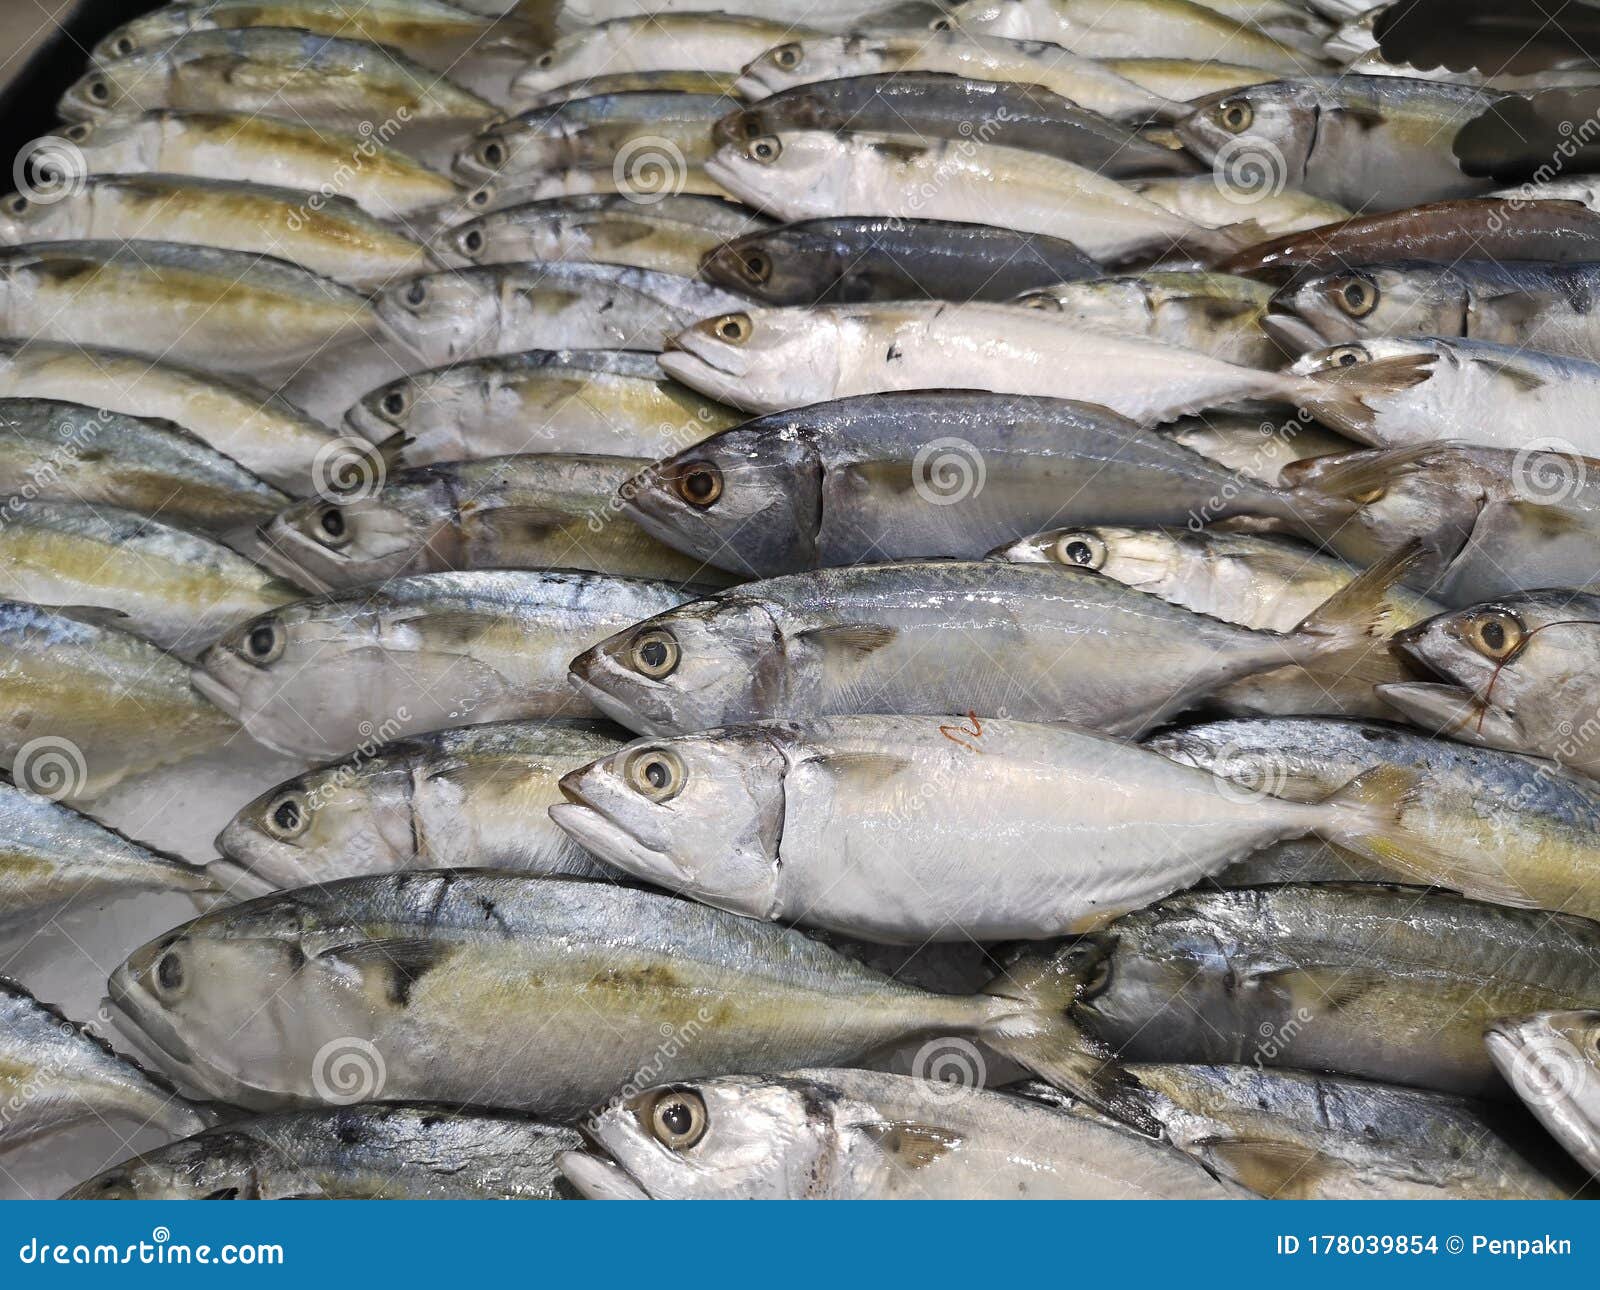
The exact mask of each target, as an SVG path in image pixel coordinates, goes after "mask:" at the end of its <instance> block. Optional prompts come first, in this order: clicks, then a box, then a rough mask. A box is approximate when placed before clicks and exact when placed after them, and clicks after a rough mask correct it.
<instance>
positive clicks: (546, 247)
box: [428, 215, 558, 268]
mask: <svg viewBox="0 0 1600 1290" xmlns="http://www.w3.org/2000/svg"><path fill="white" fill-rule="evenodd" d="M550 223H551V221H550V220H538V221H535V220H533V219H527V220H525V221H524V222H523V223H522V224H521V225H519V226H516V227H515V229H514V230H510V231H512V234H513V238H514V239H515V240H516V241H519V242H521V241H527V242H530V243H535V244H536V245H537V244H538V243H539V242H540V239H541V234H543V233H544V232H545V231H546V229H547V228H548V226H549V224H550ZM505 228H506V222H505V220H504V219H503V218H501V217H500V216H498V215H480V216H478V217H477V218H476V219H469V220H466V221H464V222H462V223H460V224H452V225H450V227H448V228H444V229H441V230H440V231H439V232H438V233H436V234H434V235H433V237H431V238H429V239H428V249H429V250H430V251H432V252H433V254H434V256H435V258H437V259H438V261H439V263H441V264H448V265H451V266H452V267H455V268H466V267H467V266H469V265H474V264H485V263H491V262H493V261H497V260H505V259H513V258H514V259H529V260H533V259H555V258H558V257H556V256H553V255H546V254H535V250H534V247H529V248H528V253H527V254H526V255H518V256H511V255H509V254H508V253H507V252H508V250H509V248H508V247H506V246H504V245H498V246H497V243H498V242H499V241H500V239H499V238H497V237H496V236H495V235H496V233H497V232H498V231H500V230H502V229H505ZM537 249H538V250H539V251H541V252H542V251H552V250H554V249H555V246H554V243H553V242H551V241H550V240H549V239H544V244H543V245H537Z"/></svg>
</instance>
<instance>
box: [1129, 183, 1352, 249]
mask: <svg viewBox="0 0 1600 1290" xmlns="http://www.w3.org/2000/svg"><path fill="white" fill-rule="evenodd" d="M1126 182H1127V185H1128V187H1129V188H1131V189H1133V191H1134V192H1136V193H1138V194H1139V196H1141V197H1143V198H1144V199H1145V200H1147V201H1152V202H1154V203H1155V204H1156V205H1157V206H1163V207H1165V208H1166V209H1167V210H1169V211H1171V212H1172V213H1173V214H1174V215H1181V216H1182V217H1183V218H1184V219H1186V220H1190V221H1192V222H1193V223H1196V224H1204V225H1205V226H1206V227H1208V228H1226V227H1227V226H1228V225H1230V224H1237V223H1240V222H1241V221H1245V220H1248V221H1249V222H1250V223H1251V224H1253V225H1254V226H1255V227H1256V228H1258V229H1260V230H1261V232H1262V234H1263V235H1264V236H1266V237H1281V236H1283V235H1285V234H1288V233H1301V232H1304V231H1305V230H1306V229H1311V228H1322V227H1323V226H1325V225H1327V224H1331V223H1334V222H1336V221H1338V220H1342V219H1348V218H1349V217H1350V212H1349V211H1347V210H1346V209H1345V208H1344V207H1343V206H1340V205H1339V204H1338V203H1336V202H1328V201H1323V200H1322V199H1321V198H1320V197H1310V196H1308V195H1307V194H1305V193H1302V192H1298V191H1296V190H1293V189H1289V190H1286V191H1284V192H1280V193H1274V192H1272V190H1271V188H1270V187H1268V188H1249V187H1248V186H1247V187H1245V188H1241V189H1238V190H1234V189H1230V188H1229V187H1228V186H1227V185H1226V184H1218V183H1217V181H1216V178H1215V176H1213V175H1190V176H1186V177H1181V178H1176V179H1130V180H1127V181H1126Z"/></svg>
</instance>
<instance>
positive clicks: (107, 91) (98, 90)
mask: <svg viewBox="0 0 1600 1290" xmlns="http://www.w3.org/2000/svg"><path fill="white" fill-rule="evenodd" d="M89 97H90V98H92V99H93V100H94V101H95V102H96V103H107V102H110V100H111V87H110V86H109V85H107V84H106V83H105V82H104V81H102V80H93V81H90V82H89Z"/></svg>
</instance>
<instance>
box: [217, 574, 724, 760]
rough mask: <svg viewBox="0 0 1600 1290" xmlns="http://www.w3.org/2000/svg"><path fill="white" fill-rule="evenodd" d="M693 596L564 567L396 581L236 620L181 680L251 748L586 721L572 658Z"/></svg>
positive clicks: (326, 747) (310, 747)
mask: <svg viewBox="0 0 1600 1290" xmlns="http://www.w3.org/2000/svg"><path fill="white" fill-rule="evenodd" d="M692 594H693V592H692V591H689V592H684V591H680V590H679V589H678V588H677V587H675V586H673V585H672V584H670V583H666V582H659V581H650V580H647V579H639V578H616V577H610V576H607V575H604V574H596V573H574V572H569V571H564V570H550V571H543V572H534V571H527V570H488V571H482V572H475V573H431V574H419V575H417V576H414V577H406V578H395V579H393V580H391V581H390V582H388V583H386V584H385V585H384V586H383V587H382V588H381V589H373V588H361V589H358V590H356V591H350V592H343V593H338V594H334V595H330V596H325V597H320V598H312V599H308V600H302V601H297V602H295V603H294V604H291V605H288V606H285V607H284V608H283V609H280V610H278V611H276V612H274V613H272V614H269V615H267V616H265V617H263V618H258V619H255V620H252V621H251V622H248V623H245V624H244V625H243V626H242V627H241V628H239V629H238V630H236V631H234V632H232V633H230V634H228V635H226V636H224V637H223V638H222V639H220V640H219V641H218V642H217V643H216V644H214V645H212V646H211V647H210V648H209V649H207V650H206V651H205V652H204V653H203V654H202V655H201V656H200V660H199V664H198V666H197V667H196V668H195V670H194V672H193V674H192V680H193V683H194V685H195V687H196V688H197V689H198V690H199V691H200V693H202V694H204V695H205V696H206V697H207V698H209V699H211V700H212V701H213V702H214V703H216V704H217V705H219V707H221V708H222V709H223V710H224V711H226V712H229V713H231V714H233V715H236V716H237V717H238V718H239V719H240V721H241V722H242V724H243V725H244V726H245V727H246V728H247V729H248V730H249V731H250V733H251V734H252V735H253V736H255V737H256V738H257V739H259V740H260V741H261V742H262V743H265V744H267V745H268V746H270V747H274V748H278V749H280V750H281V751H284V752H297V753H304V754H306V755H309V756H321V757H338V756H342V755H344V754H346V753H348V752H350V750H352V749H354V748H358V747H360V746H361V745H362V744H363V743H364V742H365V741H367V740H369V739H370V738H371V737H372V736H373V734H374V731H375V729H382V728H383V726H384V725H392V726H393V727H394V729H393V733H392V735H387V736H386V735H379V736H378V737H379V738H380V739H382V738H385V737H391V738H398V737H403V736H408V735H413V734H423V733H426V732H428V731H430V730H440V729H444V728H447V727H450V726H459V725H476V724H481V723H483V722H486V721H504V720H522V719H531V718H536V717H552V716H566V717H589V716H593V715H595V710H594V708H593V707H592V706H591V705H590V704H589V703H588V702H587V701H586V700H584V699H583V698H581V697H580V696H578V695H576V694H574V693H573V692H572V690H571V689H570V688H569V686H568V684H567V679H566V668H567V663H568V661H569V660H570V659H571V658H572V656H573V655H574V654H576V653H578V652H580V651H581V650H582V649H584V648H586V647H587V646H588V645H591V644H593V643H594V642H595V641H597V640H600V639H602V638H603V637H605V636H607V635H610V634H611V633H613V632H615V631H618V630H620V629H621V628H622V627H624V626H625V625H627V624H628V623H633V622H638V621H639V620H640V619H642V618H648V617H650V616H651V615H652V614H656V613H659V612H661V611H662V610H664V609H668V608H670V607H671V606H673V605H676V604H679V603H681V602H682V601H684V600H686V599H688V598H689V596H690V595H692ZM312 715H315V717H316V721H315V723H314V724H313V722H312V721H311V720H309V719H308V718H309V717H310V716H312ZM374 718H377V720H376V721H375V720H374Z"/></svg>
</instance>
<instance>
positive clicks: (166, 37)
mask: <svg viewBox="0 0 1600 1290" xmlns="http://www.w3.org/2000/svg"><path fill="white" fill-rule="evenodd" d="M214 27H215V24H214V23H212V22H210V21H208V20H207V18H206V16H205V12H204V10H202V9H195V8H190V7H187V6H183V5H168V6H167V7H166V8H163V9H158V10H157V11H156V12H155V13H151V14H146V15H145V16H144V17H142V18H135V19H133V20H132V21H131V22H125V23H123V24H122V26H120V27H118V28H117V29H116V30H115V31H113V32H112V33H111V34H110V35H109V36H107V37H105V38H104V39H103V40H101V42H100V43H99V44H98V45H96V46H95V47H94V49H92V50H91V51H90V53H89V58H90V61H91V62H94V63H96V64H106V63H113V62H119V61H121V60H122V59H125V58H133V57H135V56H136V55H138V54H144V53H148V52H149V51H150V50H152V49H155V48H157V47H159V46H161V45H164V44H166V43H167V42H168V41H171V40H176V39H177V38H178V37H179V36H182V35H184V34H185V33H187V32H191V31H201V30H212V29H214Z"/></svg>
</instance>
